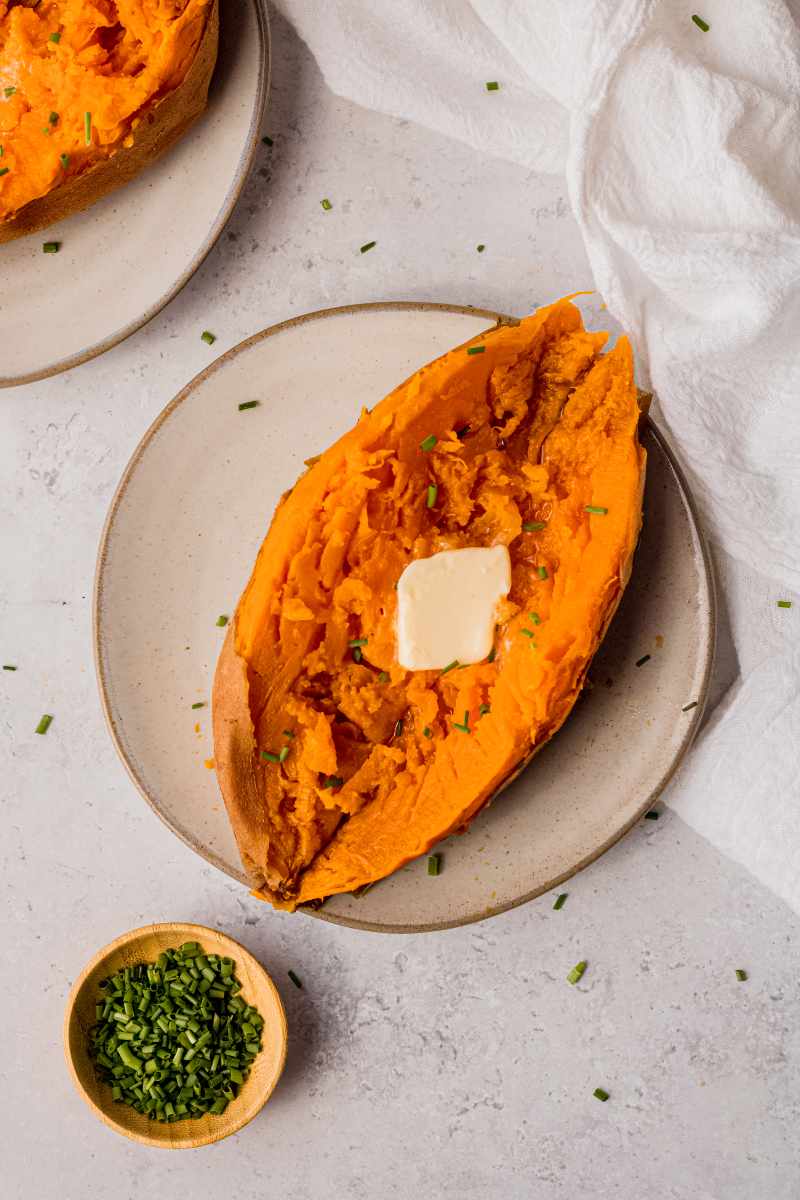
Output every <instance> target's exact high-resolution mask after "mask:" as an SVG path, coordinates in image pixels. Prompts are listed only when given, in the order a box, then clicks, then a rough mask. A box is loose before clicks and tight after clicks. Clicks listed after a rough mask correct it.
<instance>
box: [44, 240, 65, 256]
mask: <svg viewBox="0 0 800 1200" xmlns="http://www.w3.org/2000/svg"><path fill="white" fill-rule="evenodd" d="M60 249H61V242H43V243H42V253H44V254H58V252H59V250H60Z"/></svg>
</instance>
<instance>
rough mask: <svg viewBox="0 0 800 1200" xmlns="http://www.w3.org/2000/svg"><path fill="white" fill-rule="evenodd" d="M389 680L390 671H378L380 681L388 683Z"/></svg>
mask: <svg viewBox="0 0 800 1200" xmlns="http://www.w3.org/2000/svg"><path fill="white" fill-rule="evenodd" d="M388 682H389V672H388V671H380V672H379V673H378V683H388Z"/></svg>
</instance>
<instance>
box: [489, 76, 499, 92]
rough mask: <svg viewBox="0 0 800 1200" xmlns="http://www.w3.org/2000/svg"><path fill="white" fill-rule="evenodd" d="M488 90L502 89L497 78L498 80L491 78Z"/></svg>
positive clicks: (497, 90)
mask: <svg viewBox="0 0 800 1200" xmlns="http://www.w3.org/2000/svg"><path fill="white" fill-rule="evenodd" d="M486 90H487V92H499V91H500V84H499V83H498V82H497V80H496V79H491V80H490V81H489V82H488V83H487V84H486Z"/></svg>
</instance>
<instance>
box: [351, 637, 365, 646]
mask: <svg viewBox="0 0 800 1200" xmlns="http://www.w3.org/2000/svg"><path fill="white" fill-rule="evenodd" d="M368 642H369V638H351V639H350V641H349V642H348V643H347V644H348V646H366V645H367V643H368Z"/></svg>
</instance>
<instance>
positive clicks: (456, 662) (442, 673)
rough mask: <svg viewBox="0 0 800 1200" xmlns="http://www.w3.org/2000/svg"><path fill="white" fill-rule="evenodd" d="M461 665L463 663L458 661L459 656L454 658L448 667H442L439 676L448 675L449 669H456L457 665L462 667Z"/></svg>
mask: <svg viewBox="0 0 800 1200" xmlns="http://www.w3.org/2000/svg"><path fill="white" fill-rule="evenodd" d="M460 666H461V663H460V662H459V661H458V659H457V658H454V659H453V661H452V662H451V663H448V664H447V666H446V667H442V670H441V674H440V675H439V678H440V679H441V678H442V675H446V674H447V672H448V671H455V669H456V667H460Z"/></svg>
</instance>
